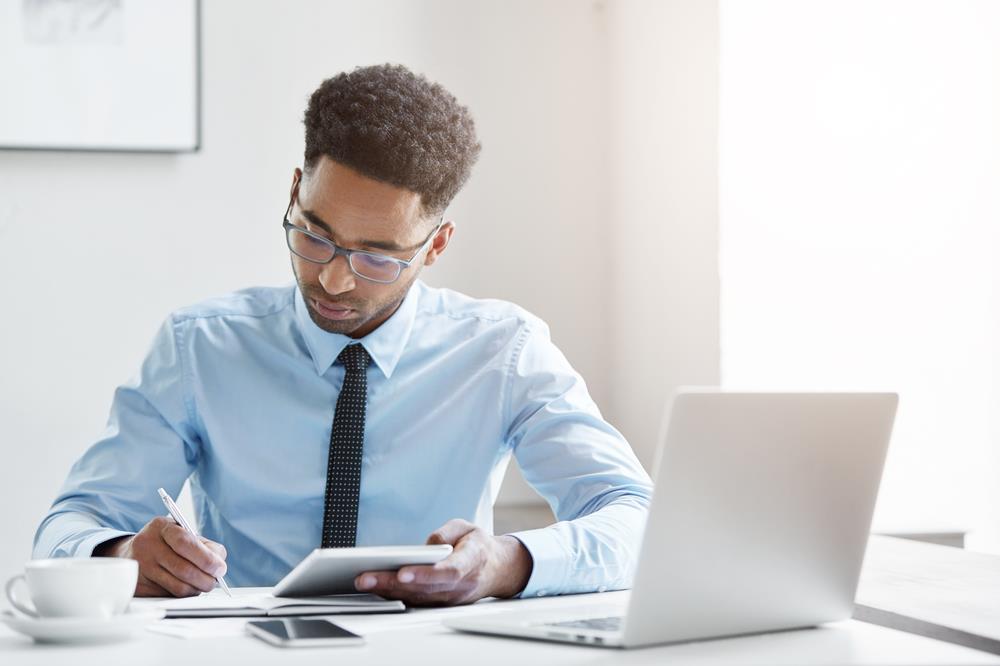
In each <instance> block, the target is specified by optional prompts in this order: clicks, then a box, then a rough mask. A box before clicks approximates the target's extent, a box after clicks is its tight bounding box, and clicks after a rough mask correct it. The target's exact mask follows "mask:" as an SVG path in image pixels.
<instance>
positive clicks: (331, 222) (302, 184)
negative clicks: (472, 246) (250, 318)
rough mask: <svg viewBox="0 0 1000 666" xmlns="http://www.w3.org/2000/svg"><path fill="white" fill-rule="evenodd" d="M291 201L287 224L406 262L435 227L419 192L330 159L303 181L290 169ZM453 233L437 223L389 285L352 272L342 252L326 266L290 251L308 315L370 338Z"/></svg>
mask: <svg viewBox="0 0 1000 666" xmlns="http://www.w3.org/2000/svg"><path fill="white" fill-rule="evenodd" d="M292 198H293V200H294V205H293V206H292V210H291V213H290V214H289V218H288V219H289V221H290V222H291V223H292V224H294V225H296V226H299V227H302V228H304V229H308V230H309V231H311V232H313V233H316V234H319V235H320V236H323V237H324V238H327V239H329V240H331V241H333V242H334V243H336V244H337V245H339V246H340V247H343V248H346V249H349V250H365V251H368V252H375V253H378V254H382V255H385V256H389V257H395V258H397V259H402V260H404V261H407V260H409V259H410V258H411V257H412V256H413V254H414V252H416V251H417V250H418V249H419V248H420V246H421V244H422V243H423V242H424V241H425V240H426V239H427V236H428V234H430V233H431V231H432V230H433V229H434V227H435V225H436V224H437V220H436V219H434V220H432V219H428V218H427V217H426V216H425V215H424V214H423V211H422V209H421V206H420V195H419V194H417V193H415V192H411V191H410V190H405V189H402V188H399V187H395V186H393V185H388V184H386V183H382V182H379V181H376V180H372V179H370V178H366V177H365V176H362V175H361V174H359V173H357V172H356V171H353V170H352V169H349V168H348V167H345V166H343V165H342V164H339V163H337V162H334V161H333V160H331V159H329V158H327V157H321V158H320V159H319V160H318V161H317V162H316V164H315V166H314V167H313V169H312V170H311V172H310V173H309V175H307V176H305V175H303V174H302V172H301V171H300V170H299V169H296V170H295V175H294V177H293V179H292ZM453 230H454V227H453V226H452V224H451V223H450V222H449V223H446V224H444V225H442V227H441V229H440V230H439V231H438V232H437V234H435V237H434V239H433V240H432V241H431V242H430V245H429V247H428V249H427V250H425V251H424V252H422V253H421V254H420V255H419V256H417V257H416V259H414V262H413V264H411V265H410V267H409V268H405V269H403V272H402V273H401V274H400V276H399V279H397V280H396V281H395V282H393V283H391V284H379V283H376V282H370V281H368V280H365V279H364V278H361V277H359V276H357V275H355V274H354V273H353V272H352V271H351V267H350V266H349V265H348V263H347V257H345V256H343V255H338V256H337V257H335V258H334V260H333V261H331V262H330V263H328V264H315V263H312V262H309V261H306V260H305V259H302V258H301V257H298V256H296V255H294V254H292V270H293V271H294V272H295V279H296V280H297V281H298V283H299V289H300V290H301V291H302V296H303V298H304V299H305V302H306V307H307V308H308V309H309V316H310V317H312V320H313V321H314V322H315V323H316V325H317V326H319V327H320V328H322V329H323V330H324V331H327V332H329V333H342V334H344V335H349V336H351V337H352V338H360V337H363V336H365V335H367V334H369V333H371V332H372V331H374V330H375V329H376V328H378V327H379V326H380V325H381V324H382V323H383V322H384V321H386V320H387V319H388V318H389V317H390V316H392V314H393V313H394V312H395V311H396V308H398V307H399V304H400V303H401V302H402V301H403V298H404V297H405V296H406V292H407V291H408V290H409V288H410V285H412V284H413V281H414V280H416V279H417V276H418V275H419V274H420V270H421V268H422V267H423V266H429V265H431V264H432V263H434V261H435V260H436V259H437V257H438V255H440V254H441V252H443V251H444V249H445V247H446V246H447V245H448V241H449V239H450V238H451V234H452V232H453Z"/></svg>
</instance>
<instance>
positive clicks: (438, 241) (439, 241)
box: [424, 220, 455, 266]
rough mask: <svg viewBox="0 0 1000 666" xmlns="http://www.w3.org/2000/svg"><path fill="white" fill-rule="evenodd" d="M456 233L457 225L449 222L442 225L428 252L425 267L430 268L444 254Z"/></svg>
mask: <svg viewBox="0 0 1000 666" xmlns="http://www.w3.org/2000/svg"><path fill="white" fill-rule="evenodd" d="M453 233H455V225H454V224H453V223H452V222H451V220H448V221H447V222H445V223H444V224H442V225H441V228H440V229H438V232H437V233H436V234H434V240H432V241H431V246H430V248H429V249H428V250H427V255H426V256H425V257H424V266H430V265H431V264H433V263H434V262H435V261H437V258H438V257H439V256H440V255H441V253H442V252H444V251H445V249H446V248H447V247H448V243H450V242H451V235H452V234H453Z"/></svg>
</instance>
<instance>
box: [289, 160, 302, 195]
mask: <svg viewBox="0 0 1000 666" xmlns="http://www.w3.org/2000/svg"><path fill="white" fill-rule="evenodd" d="M301 182H302V169H300V168H298V167H295V171H293V172H292V188H291V190H289V192H288V198H289V199H295V198H296V197H298V196H299V184H300V183H301Z"/></svg>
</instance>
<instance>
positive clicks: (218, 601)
mask: <svg viewBox="0 0 1000 666" xmlns="http://www.w3.org/2000/svg"><path fill="white" fill-rule="evenodd" d="M232 591H233V596H232V597H229V596H227V595H226V593H225V592H223V591H222V590H220V589H218V588H216V589H214V590H212V591H211V592H205V593H204V594H200V595H198V596H197V597H187V598H184V599H174V598H163V597H149V598H136V599H133V600H132V603H131V608H132V609H135V610H138V609H147V608H159V609H162V610H164V611H166V614H167V617H168V618H171V617H264V616H271V617H275V616H283V615H335V614H336V615H341V614H354V613H401V612H403V611H405V610H406V606H404V605H403V602H402V601H391V600H389V599H383V598H382V597H379V596H376V595H374V594H337V595H331V596H326V597H295V598H292V597H276V596H274V595H273V594H271V588H269V587H234V588H232Z"/></svg>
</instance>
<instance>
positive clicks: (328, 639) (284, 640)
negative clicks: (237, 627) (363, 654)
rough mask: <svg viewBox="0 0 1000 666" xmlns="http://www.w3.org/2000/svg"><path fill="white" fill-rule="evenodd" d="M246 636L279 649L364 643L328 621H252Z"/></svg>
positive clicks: (288, 619)
mask: <svg viewBox="0 0 1000 666" xmlns="http://www.w3.org/2000/svg"><path fill="white" fill-rule="evenodd" d="M247 633H249V634H250V635H251V636H256V637H257V638H260V639H261V640H265V641H267V642H268V643H271V644H273V645H277V646H279V647H313V646H315V647H319V646H324V645H326V646H329V645H364V642H365V639H364V638H362V637H361V636H358V635H357V634H353V633H351V632H350V631H348V630H347V629H344V628H343V627H339V626H337V625H335V624H334V623H333V622H329V621H327V620H303V619H300V618H285V619H281V620H253V621H252V622H247Z"/></svg>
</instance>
